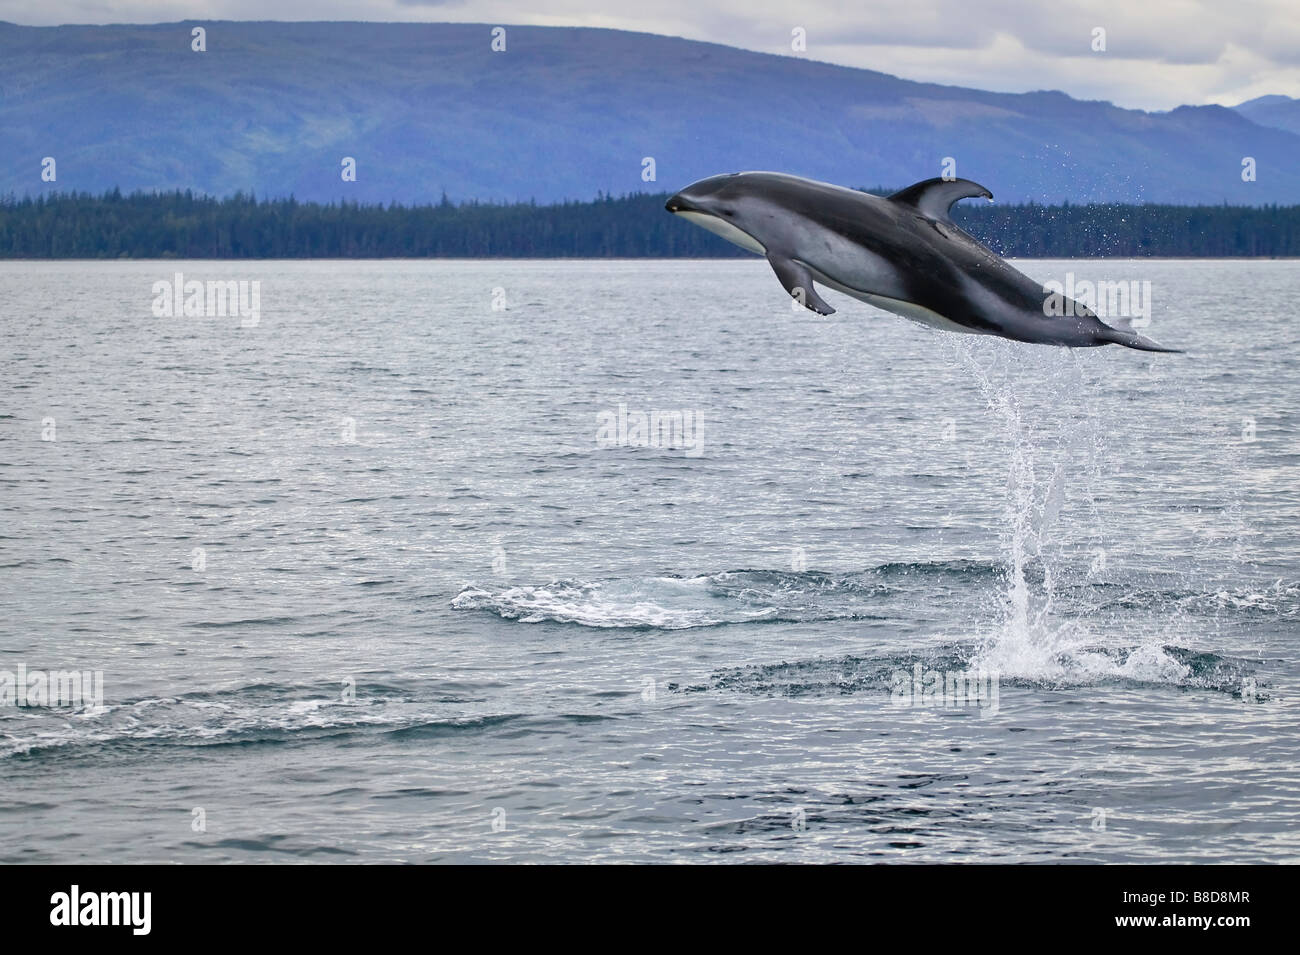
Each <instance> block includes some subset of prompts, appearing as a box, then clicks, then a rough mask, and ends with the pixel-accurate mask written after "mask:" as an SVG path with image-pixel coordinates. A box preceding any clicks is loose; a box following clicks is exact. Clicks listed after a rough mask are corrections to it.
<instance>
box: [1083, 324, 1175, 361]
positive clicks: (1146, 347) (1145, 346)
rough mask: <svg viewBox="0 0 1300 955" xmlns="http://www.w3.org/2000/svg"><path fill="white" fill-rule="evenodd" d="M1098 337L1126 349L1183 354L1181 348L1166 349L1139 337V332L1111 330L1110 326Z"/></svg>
mask: <svg viewBox="0 0 1300 955" xmlns="http://www.w3.org/2000/svg"><path fill="white" fill-rule="evenodd" d="M1097 337H1098V338H1099V339H1100V340H1101V341H1103V342H1109V343H1111V344H1114V345H1123V346H1124V347H1125V348H1136V349H1137V350H1138V351H1160V352H1171V353H1173V354H1175V355H1181V354H1183V350H1182V349H1181V348H1166V347H1165V346H1164V345H1161V344H1160V343H1159V342H1153V341H1152V340H1151V339H1149V338H1146V337H1144V336H1142V335H1139V334H1138V333H1137V332H1129V331H1124V330H1122V329H1119V328H1111V327H1110V326H1109V325H1107V326H1105V327H1103V328H1102V329H1101V330H1100V331H1099V332H1098V333H1097Z"/></svg>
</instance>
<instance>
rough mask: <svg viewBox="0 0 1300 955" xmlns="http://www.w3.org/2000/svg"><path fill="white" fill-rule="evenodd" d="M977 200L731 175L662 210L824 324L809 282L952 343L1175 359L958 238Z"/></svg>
mask: <svg viewBox="0 0 1300 955" xmlns="http://www.w3.org/2000/svg"><path fill="white" fill-rule="evenodd" d="M975 197H983V198H985V199H989V200H992V198H993V193H991V192H989V191H988V190H987V189H985V188H984V187H983V186H981V185H979V184H978V183H974V182H971V181H970V180H969V179H926V180H925V181H924V182H918V183H916V184H915V185H912V186H908V187H907V188H906V189H903V190H902V191H901V192H896V193H894V194H893V195H892V196H889V197H887V198H882V197H880V196H872V195H868V194H867V193H865V192H859V191H857V190H856V189H846V188H844V187H843V186H834V185H831V184H830V183H825V182H816V181H814V180H811V179H802V178H800V177H799V176H790V175H786V174H784V173H775V172H733V173H730V174H728V175H723V176H710V177H709V178H707V179H701V180H700V181H699V182H695V183H692V184H691V185H689V186H687V187H686V188H685V189H683V190H682V191H681V192H679V193H677V194H676V195H674V196H673V197H672V198H671V199H669V200H668V202H667V203H666V205H665V208H666V209H667V210H668V211H669V212H671V213H674V214H676V215H679V216H681V217H683V218H684V219H688V220H690V221H692V222H695V223H697V224H698V225H701V226H703V227H704V228H706V229H708V230H709V231H711V232H716V233H717V234H718V235H720V236H722V237H723V238H724V239H727V240H728V241H730V242H733V243H735V244H736V245H738V246H740V247H741V248H743V249H748V250H750V251H751V252H757V253H758V254H759V255H763V256H766V257H767V261H768V262H769V263H770V264H771V266H772V271H774V272H775V273H776V277H777V278H778V279H779V280H780V282H781V284H782V285H783V286H785V290H786V291H787V292H789V293H790V295H791V296H793V297H794V298H795V299H796V300H797V301H798V302H799V303H800V304H802V305H804V306H805V307H806V308H809V309H811V310H812V311H814V312H817V313H818V314H819V315H830V314H831V313H833V312H834V311H835V309H833V308H831V306H830V305H828V304H826V302H825V301H824V300H823V299H822V297H821V296H820V295H818V294H817V289H816V287H815V286H814V284H813V283H814V282H820V283H821V284H822V285H824V286H827V287H828V288H833V289H836V290H837V291H840V292H844V293H845V294H847V295H852V296H853V297H854V298H856V299H860V300H861V301H863V302H866V303H867V304H869V305H875V306H876V307H878V308H883V309H885V310H886V311H890V312H894V313H895V314H898V315H902V316H903V317H905V318H910V319H912V320H913V321H916V322H920V323H922V324H924V325H930V326H933V327H936V328H942V329H946V330H948V331H954V332H967V333H972V334H983V335H1000V336H1001V337H1003V338H1010V339H1012V340H1014V341H1019V342H1032V343H1036V344H1042V345H1064V346H1067V347H1071V348H1087V347H1092V346H1096V345H1109V344H1116V345H1125V346H1127V347H1129V348H1137V349H1140V350H1142V351H1158V352H1176V351H1178V350H1179V349H1176V348H1165V347H1164V346H1163V345H1159V344H1157V343H1156V342H1153V341H1152V340H1151V339H1149V338H1144V337H1143V336H1141V335H1138V334H1136V333H1135V332H1133V331H1131V330H1128V329H1118V328H1112V327H1110V326H1109V325H1107V324H1105V323H1104V322H1102V321H1101V320H1100V319H1099V318H1098V317H1097V315H1096V313H1095V312H1093V311H1092V309H1090V308H1088V307H1087V306H1086V305H1083V304H1081V303H1079V302H1075V301H1074V300H1072V299H1068V298H1065V297H1064V296H1063V295H1061V294H1059V293H1049V292H1048V291H1046V290H1045V289H1044V287H1043V285H1042V284H1041V283H1039V282H1035V281H1034V280H1033V279H1031V278H1030V277H1029V276H1027V275H1025V274H1024V273H1023V272H1020V271H1018V270H1017V269H1015V268H1013V267H1012V266H1011V265H1010V264H1008V263H1007V262H1006V261H1005V260H1004V259H1002V258H1001V257H999V256H998V255H997V254H996V253H994V252H993V251H992V250H991V249H989V248H988V247H986V246H984V245H982V244H980V242H978V241H977V240H976V239H975V238H973V237H972V236H970V235H968V234H967V233H966V232H963V231H962V230H961V229H960V228H958V226H957V225H956V223H954V222H953V220H952V216H951V209H952V206H953V205H954V204H955V203H956V202H957V201H958V200H960V199H970V198H975Z"/></svg>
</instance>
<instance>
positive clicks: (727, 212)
mask: <svg viewBox="0 0 1300 955" xmlns="http://www.w3.org/2000/svg"><path fill="white" fill-rule="evenodd" d="M722 214H723V215H724V216H731V217H733V218H734V217H735V215H736V210H735V209H723V210H722Z"/></svg>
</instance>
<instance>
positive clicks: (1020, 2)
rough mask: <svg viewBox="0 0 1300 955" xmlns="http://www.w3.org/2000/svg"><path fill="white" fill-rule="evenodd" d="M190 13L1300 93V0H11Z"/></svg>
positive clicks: (1114, 88)
mask: <svg viewBox="0 0 1300 955" xmlns="http://www.w3.org/2000/svg"><path fill="white" fill-rule="evenodd" d="M616 10H617V11H619V12H614V11H616ZM190 19H195V20H204V19H211V20H378V21H392V20H423V21H448V20H455V21H462V22H466V21H467V22H483V23H493V24H524V23H528V24H542V25H564V26H599V27H613V28H616V29H623V30H640V31H644V32H648V33H663V34H668V35H671V36H684V37H688V38H690V39H695V40H708V41H711V42H714V43H725V44H727V45H730V46H739V47H744V48H746V49H751V50H761V51H763V52H768V53H784V54H787V55H795V54H794V53H792V51H791V48H790V36H791V30H792V29H793V28H795V27H802V28H803V29H804V30H805V31H806V34H807V45H808V49H807V53H806V54H801V55H806V56H808V57H811V58H813V59H818V60H828V61H830V62H833V63H843V64H846V65H849V66H863V67H868V68H870V69H874V70H881V71H883V72H886V73H893V74H895V75H898V76H904V77H907V78H908V79H915V80H927V81H932V82H939V83H951V84H955V85H959V86H972V87H977V88H981V89H991V90H1001V91H1009V92H1024V91H1026V90H1036V89H1060V90H1064V91H1065V92H1067V93H1069V94H1070V95H1071V96H1075V97H1078V98H1081V99H1106V100H1110V101H1112V102H1114V103H1117V104H1118V105H1120V106H1129V107H1135V108H1140V109H1170V108H1172V107H1174V106H1177V105H1180V104H1183V103H1194V104H1201V103H1221V104H1224V105H1232V104H1235V103H1238V102H1241V101H1242V100H1245V99H1250V98H1252V97H1255V96H1261V95H1263V94H1265V93H1284V94H1286V95H1288V96H1297V97H1300V0H856V2H855V0H840V2H834V0H802V2H778V0H654V2H636V0H621V2H618V3H614V2H613V0H527V2H525V0H352V2H346V0H206V2H187V0H104V2H101V0H40V2H39V3H37V2H34V0H0V20H9V21H11V22H14V23H24V24H33V25H48V24H56V23H159V22H169V21H176V20H190ZM1098 27H1100V28H1102V29H1104V30H1105V31H1106V34H1105V40H1106V50H1105V52H1094V51H1093V49H1092V45H1093V31H1094V29H1095V28H1098Z"/></svg>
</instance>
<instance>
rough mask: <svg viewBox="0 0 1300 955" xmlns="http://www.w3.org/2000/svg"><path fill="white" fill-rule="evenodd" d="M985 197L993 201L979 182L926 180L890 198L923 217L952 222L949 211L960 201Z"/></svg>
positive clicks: (991, 195) (891, 200)
mask: <svg viewBox="0 0 1300 955" xmlns="http://www.w3.org/2000/svg"><path fill="white" fill-rule="evenodd" d="M980 196H983V197H984V198H985V199H992V198H993V193H991V192H989V191H988V190H987V189H985V188H984V187H983V186H981V185H980V184H979V183H978V182H971V181H970V180H969V179H926V180H925V181H924V182H918V183H916V184H915V185H912V186H908V187H907V188H906V189H902V190H900V191H898V192H896V193H894V194H893V195H892V196H890V197H889V201H890V202H897V203H898V204H900V205H905V206H912V207H913V208H914V209H916V211H917V212H919V213H921V215H923V216H929V217H930V218H931V219H938V220H939V221H940V222H952V217H951V216H950V215H949V214H948V210H949V209H951V208H952V206H953V203H955V202H956V201H957V200H958V199H974V198H977V197H980Z"/></svg>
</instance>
